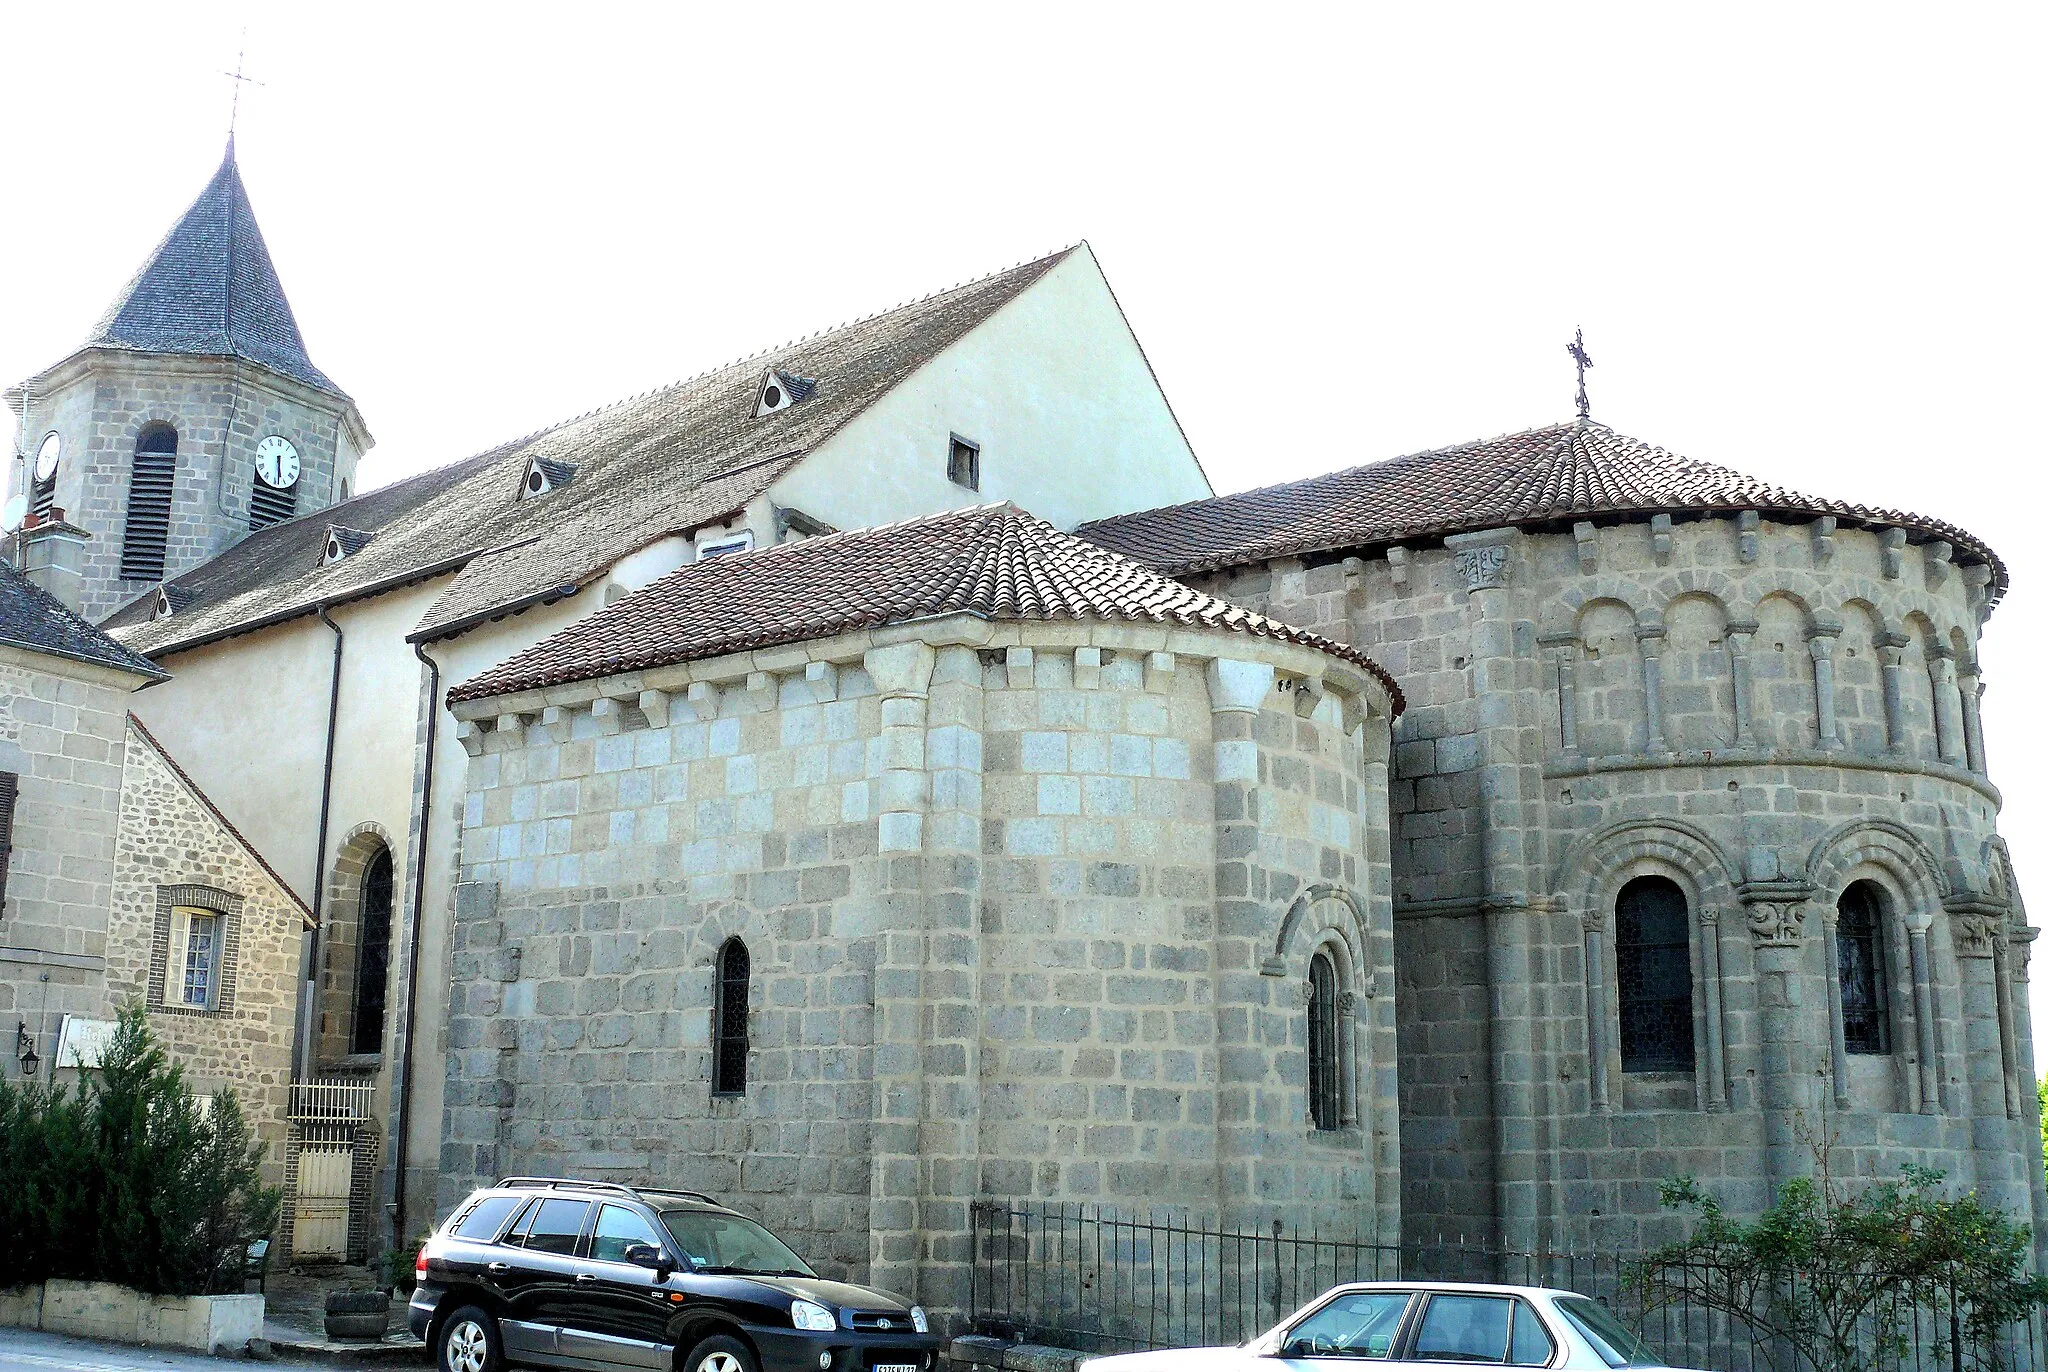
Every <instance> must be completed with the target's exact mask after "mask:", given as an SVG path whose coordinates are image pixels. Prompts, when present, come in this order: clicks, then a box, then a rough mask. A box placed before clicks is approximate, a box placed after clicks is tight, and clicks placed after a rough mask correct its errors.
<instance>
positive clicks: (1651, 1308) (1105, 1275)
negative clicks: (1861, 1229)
mask: <svg viewBox="0 0 2048 1372" xmlns="http://www.w3.org/2000/svg"><path fill="white" fill-rule="evenodd" d="M971 1224H972V1238H973V1251H974V1269H973V1275H972V1281H971V1285H970V1309H969V1315H970V1318H971V1319H972V1322H973V1324H974V1327H975V1328H976V1329H977V1330H978V1331H980V1332H983V1333H994V1334H1000V1335H1005V1336H1011V1337H1019V1338H1025V1339H1029V1340H1031V1341H1033V1342H1039V1343H1049V1344H1056V1345H1059V1346H1061V1347H1066V1348H1078V1349H1083V1350H1086V1351H1089V1352H1121V1351H1127V1350H1132V1349H1144V1348H1187V1347H1199V1346H1204V1345H1215V1344H1230V1343H1239V1342H1242V1341H1243V1340H1245V1339H1247V1338H1250V1337H1252V1336H1253V1335H1256V1334H1258V1333H1260V1332H1262V1331H1264V1330H1266V1329H1269V1328H1271V1327H1272V1326H1274V1325H1276V1324H1278V1323H1280V1322H1281V1321H1282V1320H1284V1319H1285V1318H1286V1317H1287V1316H1288V1315H1289V1314H1290V1313H1292V1312H1293V1311H1295V1310H1297V1309H1299V1308H1300V1307H1301V1306H1303V1305H1306V1304H1308V1303H1309V1302H1310V1301H1312V1300H1313V1299H1315V1298H1316V1297H1317V1296H1318V1295H1320V1294H1321V1293H1323V1292H1324V1291H1326V1290H1328V1289H1329V1288H1330V1287H1332V1286H1336V1285H1339V1284H1340V1283H1344V1282H1352V1281H1474V1282H1492V1283H1501V1284H1506V1285H1513V1286H1549V1287H1557V1288H1561V1289H1564V1290H1570V1291H1576V1292H1579V1293H1580V1294H1582V1295H1586V1296H1590V1297H1592V1298H1593V1299H1595V1300H1598V1301H1600V1302H1601V1303H1602V1304H1604V1305H1606V1306H1607V1307H1608V1308H1609V1309H1610V1310H1612V1311H1613V1312H1614V1313H1615V1314H1616V1315H1617V1316H1619V1317H1620V1318H1621V1319H1622V1320H1623V1322H1624V1323H1626V1324H1628V1325H1629V1327H1630V1328H1632V1329H1634V1330H1636V1331H1637V1332H1638V1333H1639V1334H1640V1335H1641V1336H1642V1338H1643V1339H1644V1340H1645V1341H1646V1342H1647V1343H1649V1344H1650V1345H1651V1346H1652V1347H1653V1348H1655V1349H1656V1350H1657V1351H1658V1352H1659V1353H1660V1354H1661V1355H1662V1356H1663V1357H1664V1358H1665V1359H1666V1360H1667V1361H1669V1362H1671V1363H1674V1364H1677V1365H1681V1366H1688V1367H1707V1368H1715V1369H1721V1370H1722V1372H1810V1365H1809V1364H1807V1363H1806V1362H1805V1361H1804V1360H1802V1359H1800V1358H1798V1357H1796V1356H1795V1355H1794V1354H1793V1353H1792V1352H1791V1351H1790V1350H1789V1349H1787V1348H1786V1347H1785V1346H1784V1345H1783V1343H1782V1342H1780V1341H1776V1340H1774V1339H1773V1338H1772V1337H1771V1336H1770V1334H1769V1332H1768V1331H1767V1330H1766V1329H1765V1328H1763V1327H1761V1325H1762V1321H1761V1320H1757V1321H1756V1322H1754V1323H1753V1322H1752V1321H1751V1320H1748V1319H1745V1318H1743V1317H1742V1316H1741V1315H1731V1314H1729V1313H1727V1311H1726V1307H1727V1306H1728V1305H1730V1304H1731V1302H1730V1301H1729V1300H1728V1299H1727V1294H1728V1288H1727V1282H1728V1276H1727V1274H1725V1273H1720V1272H1716V1271H1714V1270H1710V1269H1706V1268H1699V1269H1692V1268H1688V1269H1684V1270H1682V1271H1680V1272H1678V1273H1676V1274H1674V1277H1673V1280H1670V1281H1668V1282H1666V1283H1665V1284H1664V1288H1663V1294H1662V1295H1661V1297H1659V1298H1658V1299H1655V1300H1654V1301H1648V1300H1646V1299H1645V1295H1644V1291H1643V1288H1642V1287H1641V1286H1640V1284H1639V1283H1637V1282H1635V1281H1633V1280H1632V1277H1633V1276H1634V1274H1635V1273H1636V1272H1637V1271H1638V1270H1639V1269H1640V1266H1641V1258H1640V1256H1638V1255H1631V1254H1622V1253H1564V1252H1559V1253H1514V1252H1505V1251H1502V1250H1500V1249H1497V1248H1493V1247H1490V1246H1486V1245H1481V1244H1472V1243H1467V1242H1465V1241H1463V1240H1437V1241H1435V1242H1427V1243H1414V1244H1406V1245H1403V1246H1401V1247H1387V1246H1383V1245H1378V1244H1374V1243H1370V1242H1366V1241H1364V1240H1361V1239H1358V1238H1355V1237H1341V1236H1340V1237H1332V1236H1326V1235H1323V1234H1320V1233H1318V1232H1316V1231H1315V1230H1313V1229H1310V1230H1308V1231H1306V1232H1303V1231H1301V1230H1299V1229H1296V1230H1293V1231H1289V1230H1288V1229H1287V1227H1286V1226H1285V1225H1284V1224H1283V1223H1282V1222H1281V1221H1279V1220H1274V1221H1272V1222H1271V1223H1270V1224H1269V1225H1265V1226H1260V1227H1225V1226H1220V1225H1209V1224H1204V1223H1201V1222H1198V1221H1196V1220H1194V1219H1192V1218H1190V1217H1187V1216H1184V1215H1179V1214H1164V1215H1162V1214H1160V1213H1157V1212H1154V1213H1151V1214H1148V1215H1146V1216H1144V1217H1142V1218H1140V1217H1138V1216H1136V1215H1127V1214H1122V1213H1119V1212H1117V1211H1114V1210H1111V1209H1108V1208H1104V1207H1097V1206H1085V1205H1057V1204H1049V1203H1040V1202H1015V1203H1013V1202H1005V1201H994V1200H982V1201H978V1202H976V1204H975V1205H974V1207H973V1218H972V1222H971ZM1801 1280H1805V1281H1808V1282H1811V1281H1812V1280H1813V1279H1812V1276H1811V1274H1808V1275H1806V1276H1805V1277H1803V1278H1799V1277H1795V1279H1794V1283H1793V1287H1792V1289H1791V1290H1789V1291H1788V1292H1786V1293H1785V1295H1786V1296H1787V1298H1788V1300H1789V1302H1790V1303H1791V1304H1792V1305H1793V1306H1800V1302H1801V1301H1802V1300H1807V1299H1809V1298H1808V1297H1807V1296H1805V1295H1803V1293H1802V1292H1801V1291H1800V1290H1799V1289H1798V1284H1799V1282H1800V1281H1801ZM1717 1282H1719V1283H1721V1286H1720V1288H1719V1290H1718V1291H1717V1290H1716V1289H1715V1288H1714V1284H1715V1283H1717ZM1717 1296H1718V1297H1719V1298H1718V1299H1716V1297H1717ZM1801 1308H1804V1307H1801ZM1968 1309H1969V1306H1968V1298H1967V1294H1964V1295H1961V1296H1954V1295H1951V1294H1949V1293H1943V1292H1938V1291H1937V1292H1930V1293H1928V1294H1927V1295H1926V1297H1925V1299H1922V1300H1917V1301H1910V1302H1908V1301H1902V1300H1898V1299H1896V1298H1894V1299H1893V1300H1892V1302H1891V1303H1890V1304H1883V1305H1877V1306H1872V1307H1870V1308H1868V1309H1865V1310H1864V1311H1863V1312H1862V1313H1861V1314H1860V1315H1859V1316H1858V1317H1857V1319H1856V1321H1855V1323H1854V1327H1855V1329H1856V1331H1857V1337H1858V1338H1859V1339H1860V1340H1862V1343H1863V1352H1862V1354H1861V1357H1860V1360H1859V1366H1862V1367H1868V1368H1869V1369H1870V1370H1871V1372H2048V1327H2044V1322H2043V1319H2042V1317H2041V1315H2040V1313H2039V1312H2036V1313H2035V1315H2034V1316H2033V1317H2032V1318H2030V1319H2029V1320H2027V1321H2025V1322H2023V1323H2020V1324H2015V1325H2011V1326H2008V1327H2007V1328H2006V1329H2005V1330H2004V1331H2003V1332H2002V1333H2001V1334H2000V1335H1999V1336H1997V1337H1996V1338H1993V1339H1990V1340H1987V1341H1980V1342H1972V1340H1971V1339H1970V1338H1969V1334H1968V1329H1967V1316H1968ZM1886 1330H1892V1331H1895V1332H1896V1333H1897V1336H1898V1337H1897V1338H1896V1339H1895V1340H1892V1341H1890V1342H1889V1344H1887V1342H1886V1341H1885V1340H1883V1339H1882V1338H1881V1337H1880V1335H1881V1334H1882V1333H1883V1331H1886Z"/></svg>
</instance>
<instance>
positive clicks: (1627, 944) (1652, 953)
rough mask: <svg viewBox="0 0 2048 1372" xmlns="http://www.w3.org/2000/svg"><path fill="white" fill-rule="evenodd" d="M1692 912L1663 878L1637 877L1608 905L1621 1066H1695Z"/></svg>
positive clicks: (1633, 1068) (1665, 1069) (1682, 895)
mask: <svg viewBox="0 0 2048 1372" xmlns="http://www.w3.org/2000/svg"><path fill="white" fill-rule="evenodd" d="M1691 923H1692V920H1691V915H1690V912H1689V911H1688V910H1687V908H1686V900H1685V892H1684V891H1683V890H1682V889H1680V887H1679V885H1678V883H1677V882H1675V881H1672V880H1671V879H1670V878H1669V877H1658V876H1648V877H1637V878H1636V879H1635V880H1634V881H1631V882H1629V883H1628V885H1626V886H1624V887H1622V888H1621V894H1620V895H1619V896H1617V897H1616V898H1615V902H1614V970H1615V981H1616V983H1617V988H1616V989H1617V990H1618V991H1619V992H1620V1011H1621V1014H1620V1019H1621V1070H1622V1071H1624V1072H1690V1071H1691V1070H1692V1068H1693V1018H1692V940H1691V933H1690V930H1691Z"/></svg>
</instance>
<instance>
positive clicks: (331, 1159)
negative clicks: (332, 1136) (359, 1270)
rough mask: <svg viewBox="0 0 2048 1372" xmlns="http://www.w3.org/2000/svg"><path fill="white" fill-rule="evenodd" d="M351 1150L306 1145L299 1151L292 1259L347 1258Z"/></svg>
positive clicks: (352, 1165)
mask: <svg viewBox="0 0 2048 1372" xmlns="http://www.w3.org/2000/svg"><path fill="white" fill-rule="evenodd" d="M354 1173H355V1148H354V1147H353V1146H352V1145H351V1144H348V1143H313V1142H310V1141H309V1142H307V1143H305V1144H303V1145H302V1146H301V1147H300V1150H299V1194H298V1199H297V1203H296V1205H295V1206H294V1207H293V1213H292V1257H293V1259H295V1260H302V1259H306V1258H330V1259H332V1260H334V1261H335V1262H340V1261H341V1260H342V1259H344V1258H346V1257H347V1256H348V1192H349V1182H350V1180H351V1178H352V1177H353V1176H354Z"/></svg>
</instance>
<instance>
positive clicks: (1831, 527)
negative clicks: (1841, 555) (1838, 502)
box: [1813, 515, 1841, 563]
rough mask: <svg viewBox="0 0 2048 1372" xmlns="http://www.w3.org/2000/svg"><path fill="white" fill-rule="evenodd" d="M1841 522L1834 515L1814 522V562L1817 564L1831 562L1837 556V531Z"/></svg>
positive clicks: (1823, 516)
mask: <svg viewBox="0 0 2048 1372" xmlns="http://www.w3.org/2000/svg"><path fill="white" fill-rule="evenodd" d="M1840 524H1841V521H1839V520H1837V519H1836V518H1835V517H1834V516H1833V515H1822V516H1821V517H1820V518H1819V519H1816V520H1814V521H1813V560H1814V561H1815V562H1816V563H1825V562H1830V561H1832V560H1833V559H1834V556H1835V530H1836V529H1837V528H1838V527H1840Z"/></svg>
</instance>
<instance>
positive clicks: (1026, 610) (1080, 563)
mask: <svg viewBox="0 0 2048 1372" xmlns="http://www.w3.org/2000/svg"><path fill="white" fill-rule="evenodd" d="M950 614H971V615H979V616H981V617H982V618H984V619H991V620H1019V619H1036V620H1090V619H1099V620H1108V621H1111V622H1121V623H1135V624H1158V625H1165V626H1169V627H1185V628H1210V629H1225V630H1230V631H1232V632H1235V633H1243V634H1251V635H1254V636H1256V637H1259V638H1269V639H1275V640H1278V641H1280V642H1283V643H1294V644H1299V645H1301V646H1303V647H1309V648H1315V649H1318V650H1319V651H1321V652H1324V653H1327V654H1329V655H1330V656H1331V657H1336V658H1342V659H1343V660H1345V661H1347V662H1352V663H1356V664H1357V665H1359V666H1361V667H1363V668H1365V670H1367V671H1368V672H1370V673H1372V674H1373V676H1374V677H1375V678H1376V679H1377V680H1378V681H1379V682H1380V683H1381V684H1382V685H1383V686H1385V687H1386V688H1387V694H1388V695H1389V697H1391V699H1392V701H1393V707H1394V710H1395V712H1396V713H1398V712H1399V711H1400V710H1401V708H1402V704H1401V689H1400V687H1398V686H1396V685H1395V684H1394V679H1393V678H1392V677H1391V676H1389V675H1387V673H1386V672H1385V671H1384V670H1382V669H1381V668H1380V666H1379V665H1378V664H1377V663H1375V662H1374V661H1373V660H1372V659H1371V658H1369V657H1367V656H1366V655H1365V654H1364V653H1362V652H1360V651H1359V650H1358V649H1356V648H1353V647H1351V646H1350V645H1348V644H1344V643H1338V642H1336V641H1334V640H1332V639H1327V638H1324V637H1322V636H1321V635H1319V634H1314V633H1311V632H1309V631H1308V630H1306V629H1298V628H1296V627H1295V626H1294V625H1292V624H1284V623H1282V622H1281V621H1279V620H1277V619H1269V618H1267V617H1266V616H1265V615H1262V614H1259V613H1257V612H1256V611H1253V610H1248V609H1246V608H1244V607H1243V606H1241V605H1233V604H1231V603H1230V602H1229V601H1227V600H1220V599H1218V598H1217V597H1215V596H1212V595H1209V594H1207V593H1206V592H1203V591H1198V590H1196V589H1194V588H1193V587H1192V586H1188V585H1185V584H1183V583H1181V582H1178V581H1174V580H1172V579H1171V578H1169V577H1164V576H1161V575H1160V574H1159V573H1157V572H1154V571H1152V570H1150V569H1149V568H1146V567H1142V566H1140V565H1139V564H1137V563H1135V562H1133V561H1131V560H1130V559H1129V558H1127V557H1121V556H1118V555H1117V554H1115V553H1111V552H1106V551H1104V550H1103V549H1101V548H1098V547H1096V546H1095V545H1093V544H1091V543H1087V542H1084V541H1082V540H1081V539H1078V538H1075V537H1074V536H1073V535H1071V534H1063V533H1061V532H1060V531H1059V530H1057V529H1055V528H1053V527H1052V525H1050V524H1048V523H1046V522H1045V521H1044V520H1042V519H1040V518H1038V517H1037V516H1036V515H1033V514H1029V513H1027V512H1025V511H1023V510H1020V509H1018V508H1017V507H1016V506H1015V505H1011V504H1008V503H1003V504H996V505H977V506H972V507H970V508H967V509H963V510H947V511H944V512H943V513H940V514H934V515H925V516H923V517H921V518H918V519H906V520H902V521H900V522H898V523H895V524H884V525H878V526H876V527H874V528H869V529H850V530H847V531H846V532H844V533H836V534H827V535H825V536H824V537H822V538H807V539H804V540H803V541H801V542H798V543H782V544H778V545H776V546H775V547H772V548H762V549H759V550H756V551H754V552H749V553H736V554H731V555H728V556H725V557H714V558H710V559H708V560H706V561H702V562H692V563H688V564H686V565H684V566H682V567H679V568H677V569H676V570H675V571H673V572H670V573H669V574H668V575H667V576H665V577H663V578H661V579H660V580H659V581H656V582H653V583H652V584H650V585H647V586H644V587H642V588H641V589H640V590H638V591H635V592H634V593H633V594H631V595H629V596H626V597H625V598H623V599H621V600H619V601H618V602H616V603H615V604H613V605H611V606H609V607H607V608H606V609H604V610H602V611H600V612H599V613H597V614H594V615H591V616H590V617H589V618H587V619H582V620H578V621H577V622H576V623H574V624H571V625H570V626H569V627H567V628H565V629H563V630H561V631H559V632H558V633H556V634H555V635H554V636H553V637H552V638H546V639H543V640H541V641H540V642H539V643H537V644H534V645H533V646H532V647H530V648H527V649H525V650H524V651H523V652H519V653H516V654H514V655H513V656H512V657H510V658H508V659H506V660H505V661H504V662H502V663H500V664H499V665H498V666H496V667H493V668H492V669H490V670H489V671H487V672H484V673H483V674H482V675H480V676H477V677H474V678H472V679H470V680H468V681H465V682H463V683H462V684H461V685H459V686H457V687H456V688H455V689H454V690H452V691H450V692H449V693H448V699H449V700H450V701H451V702H452V701H461V700H481V699H485V698H487V697H490V696H500V695H509V694H511V693H513V692H515V691H526V690H532V689H534V688H536V687H541V686H555V685H561V684H563V683H566V682H572V681H590V680H594V679H596V678H598V677H606V676H612V675H614V674H616V673H619V672H635V671H643V670H645V669H647V668H649V667H661V666H667V665H669V664H671V663H677V662H691V661H696V660H698V659H702V658H708V657H718V656H721V655H723V654H726V653H738V652H748V651H752V650H753V649H756V648H767V647H772V646H774V645H777V644H783V643H801V642H803V641H805V640H807V639H814V638H828V637H830V636H832V635H834V634H843V633H848V632H851V631H853V630H856V629H865V628H872V627H874V626H876V625H880V624H892V623H899V622H901V621H904V620H912V619H925V618H929V617H931V616H933V615H950Z"/></svg>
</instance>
